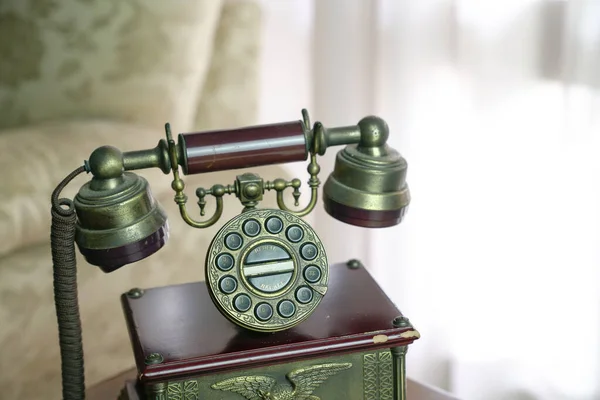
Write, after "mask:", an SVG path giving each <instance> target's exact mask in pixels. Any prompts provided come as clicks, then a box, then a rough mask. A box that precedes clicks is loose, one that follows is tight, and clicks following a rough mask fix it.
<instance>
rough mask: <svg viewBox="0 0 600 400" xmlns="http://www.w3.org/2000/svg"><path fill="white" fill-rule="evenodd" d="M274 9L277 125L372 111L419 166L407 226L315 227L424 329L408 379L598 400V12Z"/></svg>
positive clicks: (441, 0)
mask: <svg viewBox="0 0 600 400" xmlns="http://www.w3.org/2000/svg"><path fill="white" fill-rule="evenodd" d="M264 6H265V11H266V14H265V15H266V21H265V22H266V25H265V54H264V56H265V57H264V63H265V68H264V76H263V87H264V93H263V98H264V102H263V110H262V119H263V120H264V121H263V122H267V121H277V120H280V119H282V118H296V116H297V114H298V110H299V109H300V108H301V107H309V108H310V109H311V111H312V115H313V119H318V120H321V121H322V122H323V123H324V124H325V126H328V125H329V126H331V125H337V124H348V123H351V122H356V120H357V119H359V118H360V117H362V116H364V115H366V114H370V113H375V114H378V115H380V116H382V117H383V118H384V119H386V120H387V121H388V124H389V125H390V129H391V145H392V146H394V147H396V148H397V149H398V150H400V152H401V153H402V154H403V155H404V156H405V158H406V159H407V160H408V162H409V175H408V178H409V185H410V187H411V193H412V197H413V200H412V204H411V208H410V210H409V213H408V214H407V217H406V220H405V221H404V222H403V223H402V224H401V225H399V226H398V227H394V228H390V229H384V230H376V231H367V230H364V229H348V228H346V227H345V226H344V225H343V224H340V223H337V222H331V219H330V218H319V217H318V215H317V217H313V218H314V223H315V225H316V228H317V229H318V231H319V232H320V234H321V236H322V237H323V238H324V240H325V241H326V243H327V245H328V248H329V254H330V258H331V259H332V260H339V261H341V260H345V259H347V258H348V257H354V256H360V257H362V258H363V259H364V260H365V263H366V264H367V265H369V267H370V268H371V270H372V272H373V273H374V274H375V276H376V277H377V278H378V280H379V281H380V283H381V285H382V286H383V287H385V289H386V290H387V292H388V293H389V295H390V297H392V299H393V300H394V301H395V302H396V304H397V305H398V306H399V307H400V308H401V309H402V310H403V312H404V313H405V314H406V315H407V316H408V317H409V318H411V321H413V323H414V324H415V326H416V327H417V328H418V329H419V330H420V331H421V334H422V338H421V339H420V340H419V341H417V342H416V343H415V344H414V345H413V346H411V348H410V350H409V364H408V373H409V375H410V376H412V377H413V378H416V379H419V380H421V381H425V382H428V383H432V384H435V385H438V386H440V387H442V388H446V389H449V390H451V391H452V392H454V393H455V394H457V395H458V396H459V397H462V398H465V399H595V398H600V383H599V382H600V379H599V378H598V377H600V346H599V345H600V294H599V293H600V279H599V278H600V272H599V271H600V268H599V266H600V257H599V252H598V250H597V249H598V248H600V247H599V245H600V163H599V162H598V159H599V158H600V157H598V156H597V155H598V154H600V153H599V150H600V134H599V132H600V131H599V128H600V96H599V88H600V52H599V50H600V2H598V1H558V0H554V1H524V0H521V1H516V0H503V1H484V0H427V1H425V0H378V1H375V0H372V1H368V0H364V1H360V0H326V1H315V2H309V1H306V0H305V1H300V0H298V1H293V0H285V1H283V0H280V1H276V0H266V1H265V2H264ZM286 49H287V52H286V53H282V52H283V51H284V50H286ZM276 71H278V72H276ZM332 155H333V154H330V155H329V156H332ZM323 164H324V166H323V171H324V173H323V178H325V174H326V172H327V171H328V170H329V169H330V168H331V165H332V164H331V159H329V160H325V161H324V162H323ZM294 168H296V167H295V166H294ZM296 171H297V172H298V173H299V174H300V173H304V166H298V167H297V168H296ZM341 232H343V235H341ZM342 236H343V240H340V238H341V237H342Z"/></svg>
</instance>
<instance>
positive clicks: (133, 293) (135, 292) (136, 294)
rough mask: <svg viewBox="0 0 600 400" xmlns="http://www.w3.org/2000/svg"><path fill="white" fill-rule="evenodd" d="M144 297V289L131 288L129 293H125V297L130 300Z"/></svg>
mask: <svg viewBox="0 0 600 400" xmlns="http://www.w3.org/2000/svg"><path fill="white" fill-rule="evenodd" d="M143 295H144V289H140V288H133V289H131V290H130V291H129V292H127V297H129V298H130V299H139V298H140V297H142V296H143Z"/></svg>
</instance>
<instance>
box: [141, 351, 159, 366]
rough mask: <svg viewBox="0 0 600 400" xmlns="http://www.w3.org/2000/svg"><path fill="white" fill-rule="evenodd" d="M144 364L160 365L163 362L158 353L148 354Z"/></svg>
mask: <svg viewBox="0 0 600 400" xmlns="http://www.w3.org/2000/svg"><path fill="white" fill-rule="evenodd" d="M144 362H145V363H146V365H152V364H160V363H161V362H163V356H162V354H160V353H150V354H149V355H148V357H146V360H145V361H144Z"/></svg>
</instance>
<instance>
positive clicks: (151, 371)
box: [122, 264, 419, 398]
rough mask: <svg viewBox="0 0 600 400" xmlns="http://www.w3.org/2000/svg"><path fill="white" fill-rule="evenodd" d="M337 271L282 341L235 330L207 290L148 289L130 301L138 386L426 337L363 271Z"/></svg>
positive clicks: (126, 302) (341, 267)
mask: <svg viewBox="0 0 600 400" xmlns="http://www.w3.org/2000/svg"><path fill="white" fill-rule="evenodd" d="M352 265H354V264H352ZM330 268H331V269H330V279H329V290H328V292H327V294H326V295H325V297H324V298H323V300H322V302H321V304H320V305H319V307H318V308H317V309H316V311H315V312H314V313H313V314H312V315H311V316H310V317H309V318H308V319H307V320H306V321H304V322H303V323H301V324H300V325H298V326H296V327H294V328H292V329H289V330H286V331H281V332H276V333H258V332H252V331H247V330H244V329H242V328H240V327H238V326H236V325H234V324H233V323H231V322H230V321H229V320H227V319H226V318H225V317H223V316H222V315H221V314H220V313H219V311H218V310H217V309H216V308H215V306H214V305H213V303H212V301H211V299H210V297H209V294H208V291H207V288H206V285H205V284H204V283H203V282H197V283H189V284H183V285H175V286H167V287H162V288H154V289H148V290H145V291H144V294H143V295H142V296H141V297H139V298H131V297H128V296H127V294H124V295H123V296H122V303H123V308H124V311H125V316H126V320H127V326H128V328H129V332H130V337H131V342H132V346H133V351H134V354H135V360H136V364H137V369H138V376H139V380H138V385H141V386H142V387H146V386H148V385H154V384H157V383H160V382H167V381H173V380H179V379H187V378H194V377H199V376H204V375H210V374H217V373H223V372H231V371H236V370H248V369H250V368H257V367H261V366H265V365H272V364H281V363H291V362H295V361H298V360H303V359H311V358H323V357H327V356H336V355H342V354H348V353H357V352H361V351H374V350H378V349H389V348H393V347H398V346H406V345H408V344H410V343H412V342H413V341H414V340H416V339H417V338H418V337H419V336H418V332H416V331H415V330H414V328H413V327H412V326H411V325H410V323H408V322H407V321H406V320H405V321H404V323H403V324H400V325H399V324H398V323H397V322H398V319H396V318H397V317H399V316H401V313H400V311H399V310H398V309H397V308H396V306H395V305H394V304H393V303H392V302H391V301H390V299H389V298H388V297H387V296H386V295H385V293H383V291H382V290H381V289H380V287H379V286H378V285H377V283H376V282H375V281H374V280H373V278H372V277H371V276H370V275H369V273H368V272H367V271H366V269H365V268H364V267H358V268H351V267H349V266H347V265H346V264H337V265H332V266H331V267H330ZM395 319H396V324H394V322H393V321H394V320H395ZM152 354H160V358H161V361H160V362H159V363H156V364H152V363H148V359H152V356H151V355H152ZM149 356H150V358H149ZM131 388H133V386H131ZM130 390H131V389H130ZM130 398H131V397H130Z"/></svg>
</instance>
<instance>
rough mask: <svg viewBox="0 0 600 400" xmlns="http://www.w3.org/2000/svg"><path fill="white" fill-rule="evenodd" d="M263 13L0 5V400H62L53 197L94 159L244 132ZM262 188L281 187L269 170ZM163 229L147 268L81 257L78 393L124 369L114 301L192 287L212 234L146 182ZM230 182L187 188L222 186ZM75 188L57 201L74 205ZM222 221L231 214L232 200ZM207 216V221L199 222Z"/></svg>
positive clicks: (51, 2)
mask: <svg viewBox="0 0 600 400" xmlns="http://www.w3.org/2000/svg"><path fill="white" fill-rule="evenodd" d="M259 29H260V9H259V7H258V6H257V5H256V4H254V3H252V2H249V1H234V2H227V1H225V2H221V1H217V0H198V1H185V0H175V1H168V2H167V1H161V0H150V1H148V0H143V1H142V0H131V1H120V0H109V1H103V2H92V1H89V0H65V1H60V2H58V1H55V0H44V1H42V0H35V1H34V0H29V1H22V0H7V1H3V2H2V4H0V170H1V171H2V179H1V182H2V185H1V187H0V347H1V348H2V352H1V355H0V371H1V373H0V398H7V399H9V398H11V399H38V398H44V399H50V398H59V397H60V357H59V348H58V338H57V329H56V316H55V311H54V303H53V294H52V293H53V292H52V262H51V256H50V241H49V232H50V193H51V191H52V190H53V188H54V187H55V186H56V185H57V183H58V182H59V181H60V180H61V179H62V178H63V177H64V176H65V175H66V174H68V173H69V172H70V171H72V170H73V169H74V168H76V167H78V166H80V165H82V162H83V160H84V159H86V158H88V157H89V155H90V153H91V152H92V151H93V150H94V149H95V148H97V147H98V146H101V145H105V144H110V145H113V146H116V147H118V148H120V149H121V150H124V151H128V150H137V149H143V148H150V147H154V146H155V145H156V143H157V142H158V140H159V139H161V138H163V137H164V123H165V122H167V121H169V122H170V123H171V126H172V127H173V130H174V133H178V132H189V131H196V130H201V129H202V130H203V129H218V128H231V127H235V126H241V125H248V124H252V123H255V122H256V121H255V119H254V118H255V115H256V110H257V82H256V81H257V68H258V66H257V59H258V53H259ZM255 171H256V172H258V173H260V174H261V175H262V176H264V177H265V178H269V179H272V178H275V177H279V176H281V177H285V174H284V171H283V170H282V169H280V168H276V167H272V168H268V169H264V168H263V169H260V168H258V169H255ZM141 175H143V176H145V177H146V178H147V179H148V180H149V181H150V185H151V187H152V190H153V192H154V195H155V197H156V198H157V199H158V200H159V201H160V202H161V203H162V204H163V206H164V207H165V208H166V210H167V213H168V214H169V217H170V225H171V238H170V240H169V243H168V244H167V246H166V247H165V248H164V249H162V250H161V251H160V252H158V253H156V254H155V255H154V256H153V257H150V258H148V259H145V260H143V261H141V262H138V263H136V264H133V265H131V266H128V267H126V268H122V269H120V270H118V271H117V272H115V273H113V274H108V275H106V274H104V273H102V272H101V271H100V270H99V269H97V268H95V267H92V266H90V265H89V264H86V263H85V261H83V259H82V258H81V257H80V258H79V259H78V268H79V301H80V305H81V315H82V322H83V335H84V351H85V360H86V365H85V367H86V378H87V383H88V385H92V384H94V383H96V382H99V381H102V380H104V379H106V378H108V377H110V376H113V375H115V374H117V373H119V372H121V371H123V370H127V369H129V368H131V367H132V366H133V364H134V363H133V356H132V353H131V350H130V345H129V339H128V335H127V331H126V328H125V323H124V322H123V317H122V312H121V310H120V302H119V295H120V294H121V293H123V292H126V291H127V290H129V289H130V288H132V287H154V286H162V285H168V284H173V283H180V282H189V281H196V280H202V279H203V276H204V271H203V268H204V257H205V251H206V248H207V247H208V244H209V242H210V240H211V238H212V235H213V234H214V233H215V232H216V230H217V229H218V227H219V226H218V225H217V226H215V227H214V228H213V229H207V230H202V231H200V230H195V229H192V228H190V227H189V226H187V225H185V223H183V221H182V220H181V219H180V218H179V214H178V211H177V208H176V205H175V203H174V202H173V192H172V190H171V188H170V182H171V177H170V176H166V175H163V174H162V172H160V171H159V170H156V171H144V172H142V173H141ZM235 175H236V171H229V172H224V173H217V174H208V175H200V176H198V175H197V176H191V177H187V178H186V177H184V178H185V181H186V184H187V187H188V188H189V190H190V192H189V193H188V194H189V195H190V197H191V200H192V201H191V205H194V201H193V191H194V188H195V187H198V186H210V185H212V184H213V183H220V182H226V183H227V182H231V183H232V182H233V180H234V178H235ZM84 181H85V178H80V179H79V180H77V181H75V182H74V183H73V184H72V185H71V186H70V187H69V188H68V190H67V191H66V192H65V193H63V194H66V195H67V196H69V197H72V196H73V195H74V193H75V192H76V191H77V189H78V188H79V186H80V185H81V184H82V183H83V182H84ZM226 202H231V203H230V206H226V208H225V215H224V217H223V218H224V221H226V220H227V219H228V218H230V217H233V216H234V215H235V214H237V213H238V212H239V211H240V210H241V206H240V205H239V203H236V202H235V199H229V200H226ZM210 211H211V210H207V212H209V213H210Z"/></svg>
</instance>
